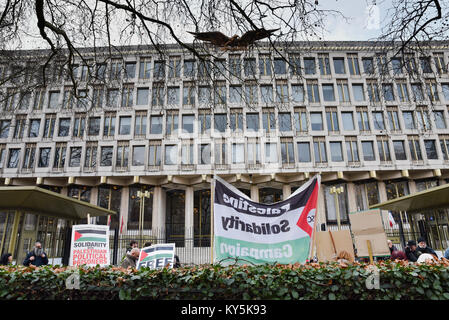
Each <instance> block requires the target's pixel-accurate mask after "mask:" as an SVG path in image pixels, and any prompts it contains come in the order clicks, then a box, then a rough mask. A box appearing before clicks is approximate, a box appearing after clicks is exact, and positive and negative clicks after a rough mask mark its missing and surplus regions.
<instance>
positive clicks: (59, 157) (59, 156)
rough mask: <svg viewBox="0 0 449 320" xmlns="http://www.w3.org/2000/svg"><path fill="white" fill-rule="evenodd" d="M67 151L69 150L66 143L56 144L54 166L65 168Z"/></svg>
mask: <svg viewBox="0 0 449 320" xmlns="http://www.w3.org/2000/svg"><path fill="white" fill-rule="evenodd" d="M66 151H67V145H66V144H65V143H64V144H59V143H58V144H56V149H55V159H54V161H53V168H59V169H62V168H64V164H65V156H66Z"/></svg>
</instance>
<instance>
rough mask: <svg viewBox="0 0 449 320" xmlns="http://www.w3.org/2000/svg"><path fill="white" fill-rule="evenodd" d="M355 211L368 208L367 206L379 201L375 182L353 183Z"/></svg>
mask: <svg viewBox="0 0 449 320" xmlns="http://www.w3.org/2000/svg"><path fill="white" fill-rule="evenodd" d="M355 196H356V201H357V211H361V210H368V209H369V206H372V205H373V204H377V203H380V202H381V201H380V197H379V188H378V186H377V182H370V183H363V184H356V185H355Z"/></svg>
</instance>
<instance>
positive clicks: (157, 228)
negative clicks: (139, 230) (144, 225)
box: [152, 186, 167, 242]
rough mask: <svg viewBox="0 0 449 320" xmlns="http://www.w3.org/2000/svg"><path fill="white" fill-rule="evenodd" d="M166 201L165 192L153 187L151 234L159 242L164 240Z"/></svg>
mask: <svg viewBox="0 0 449 320" xmlns="http://www.w3.org/2000/svg"><path fill="white" fill-rule="evenodd" d="M166 201H167V200H166V192H165V190H164V189H163V188H162V187H160V186H156V187H154V189H153V225H152V232H153V234H154V235H156V236H157V238H158V240H161V242H162V240H163V239H165V219H166V211H167V208H166Z"/></svg>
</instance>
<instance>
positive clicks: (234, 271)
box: [0, 261, 449, 300]
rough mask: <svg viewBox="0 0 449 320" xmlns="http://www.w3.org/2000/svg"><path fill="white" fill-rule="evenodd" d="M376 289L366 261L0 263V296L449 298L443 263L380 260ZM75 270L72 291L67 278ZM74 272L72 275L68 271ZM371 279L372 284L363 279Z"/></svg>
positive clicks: (448, 276) (448, 267) (448, 275)
mask: <svg viewBox="0 0 449 320" xmlns="http://www.w3.org/2000/svg"><path fill="white" fill-rule="evenodd" d="M375 266H376V267H377V268H378V269H377V270H378V271H379V280H380V281H379V283H380V288H379V289H376V288H373V289H368V288H367V285H366V280H367V278H368V277H370V276H371V278H369V279H371V280H372V278H373V277H372V276H373V272H372V271H370V270H369V269H368V268H369V265H367V264H359V263H356V264H354V265H349V266H346V265H339V264H337V263H328V264H323V263H320V264H317V263H310V264H305V265H299V264H295V265H259V266H250V265H242V266H238V265H234V266H227V267H222V266H219V265H202V266H196V267H188V268H180V269H172V270H168V269H163V270H158V271H156V270H149V269H142V270H139V271H137V270H135V269H127V270H126V269H122V268H117V267H113V266H110V267H107V268H100V267H98V266H97V267H92V268H71V267H58V266H54V267H51V266H45V267H40V268H36V267H19V266H13V267H0V299H3V300H5V299H6V300H8V299H43V300H51V299H57V300H60V299H64V300H67V299H69V300H72V299H73V300H77V299H89V300H91V299H101V300H114V299H121V300H126V299H133V300H134V299H193V300H195V299H214V300H216V299H221V300H223V299H234V300H242V299H243V300H246V299H270V300H271V299H288V300H290V299H304V300H310V299H313V300H321V299H325V300H327V299H329V300H339V299H355V300H364V299H367V300H372V299H379V300H391V299H405V300H408V299H413V300H415V299H432V300H439V299H445V300H447V299H449V263H448V262H447V261H446V262H440V263H434V264H421V265H418V264H410V265H409V264H407V263H404V262H389V261H387V262H380V263H378V264H376V265H375ZM75 272H78V273H79V276H80V277H79V279H80V281H79V289H67V288H66V279H67V278H68V277H69V276H71V275H72V274H73V273H75ZM72 278H73V277H72ZM370 283H373V282H370Z"/></svg>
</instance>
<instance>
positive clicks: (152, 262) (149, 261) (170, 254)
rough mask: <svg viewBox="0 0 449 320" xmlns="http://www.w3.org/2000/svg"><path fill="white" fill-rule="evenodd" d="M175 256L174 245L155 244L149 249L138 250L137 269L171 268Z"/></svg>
mask: <svg viewBox="0 0 449 320" xmlns="http://www.w3.org/2000/svg"><path fill="white" fill-rule="evenodd" d="M174 255H175V244H174V243H166V244H156V245H153V246H150V247H145V248H143V249H142V250H140V256H139V260H138V263H137V269H140V268H143V267H145V268H150V269H159V268H164V267H168V268H173V262H174Z"/></svg>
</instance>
